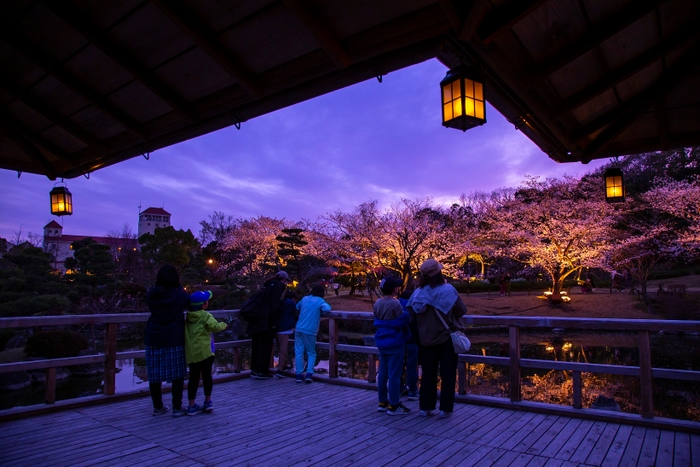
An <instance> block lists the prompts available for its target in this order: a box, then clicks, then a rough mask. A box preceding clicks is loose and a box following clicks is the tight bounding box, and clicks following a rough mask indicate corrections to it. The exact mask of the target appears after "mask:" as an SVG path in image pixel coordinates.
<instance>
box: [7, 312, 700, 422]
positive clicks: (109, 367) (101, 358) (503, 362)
mask: <svg viewBox="0 0 700 467" xmlns="http://www.w3.org/2000/svg"><path fill="white" fill-rule="evenodd" d="M212 314H213V315H214V316H215V317H217V318H219V319H222V318H226V317H236V316H238V310H218V311H212ZM148 316H149V315H148V313H138V314H111V315H71V316H53V317H18V318H0V329H3V328H4V329H7V328H28V327H46V326H68V325H84V324H95V325H105V326H106V333H105V335H106V338H105V349H104V353H100V354H97V355H88V356H81V357H72V358H56V359H46V360H34V361H27V362H17V363H5V364H0V373H6V372H12V371H26V370H37V369H45V370H46V402H47V403H49V404H51V403H53V402H54V401H55V374H56V368H58V367H65V366H71V365H82V364H94V363H103V364H104V367H105V377H104V381H105V385H104V394H106V395H111V394H114V392H115V368H116V361H117V360H121V359H131V358H139V357H143V356H144V351H143V350H137V351H128V352H117V351H116V347H117V346H116V336H117V326H118V324H120V323H138V322H145V321H146V320H147V319H148ZM324 317H327V318H328V321H329V322H328V330H329V339H328V342H327V343H326V342H319V343H318V344H317V345H318V347H319V348H321V349H327V350H328V359H329V374H328V377H329V380H331V381H333V380H335V381H336V382H338V383H339V384H343V383H347V384H351V382H350V381H347V379H346V378H339V377H338V361H339V357H338V352H354V353H359V354H366V355H367V358H368V362H369V371H368V377H367V381H368V382H369V383H374V382H375V381H376V379H375V378H376V362H377V355H378V351H377V349H376V347H370V346H364V345H348V344H339V343H338V337H339V327H338V322H339V321H353V320H360V321H372V320H373V316H372V314H371V313H366V312H343V311H335V312H331V313H330V314H328V315H324ZM463 320H464V322H465V324H466V325H468V326H499V327H503V328H507V329H508V333H509V356H508V357H490V356H482V355H474V354H462V355H460V356H459V365H458V375H457V381H458V384H457V386H458V392H459V394H461V395H464V394H466V373H467V372H466V365H467V364H468V363H469V364H471V363H477V364H479V363H481V364H488V365H500V366H505V367H508V368H509V375H510V376H509V377H510V385H509V392H510V400H509V401H508V402H509V403H511V404H517V403H521V401H522V393H521V371H522V369H523V368H537V369H545V370H559V371H571V372H572V379H573V400H572V404H571V407H572V408H573V409H575V410H578V411H580V409H582V387H583V385H582V376H581V374H582V373H602V374H612V375H625V376H633V377H638V378H639V381H640V391H641V394H640V402H641V403H640V416H641V418H642V419H646V420H651V419H653V417H654V407H653V398H652V387H653V381H654V379H655V378H659V379H660V378H664V379H673V380H685V381H700V371H691V370H676V369H665V368H652V365H651V344H650V333H658V332H661V331H663V332H666V333H696V334H700V321H667V320H623V319H583V318H546V317H500V316H499V317H494V316H475V315H467V316H465V317H464V318H463ZM523 328H527V329H528V330H537V329H541V330H543V331H550V330H551V329H552V328H562V329H575V330H595V331H615V332H618V331H624V332H636V333H637V335H638V348H639V365H638V366H623V365H608V364H594V363H593V364H592V363H577V362H563V361H551V360H538V359H526V358H521V356H520V348H521V345H520V332H521V329H523ZM467 334H469V332H468V331H467ZM249 343H250V340H248V339H246V340H235V341H229V342H217V343H216V348H217V349H226V348H231V349H233V352H234V371H235V372H240V371H242V370H243V368H242V364H241V359H240V347H242V346H246V345H249ZM354 385H357V382H354ZM541 405H552V406H553V405H554V404H541ZM519 408H523V407H519ZM525 408H527V407H525ZM627 415H629V414H624V416H627ZM610 416H613V415H610ZM605 417H609V416H608V415H606V416H605ZM605 417H602V418H605ZM589 418H601V416H599V415H596V414H595V413H592V414H591V415H590V417H589ZM678 423H679V424H680V425H683V423H682V422H681V421H678ZM685 425H687V426H690V427H691V429H693V430H695V429H698V430H700V423H693V422H689V423H685ZM687 426H686V427H687Z"/></svg>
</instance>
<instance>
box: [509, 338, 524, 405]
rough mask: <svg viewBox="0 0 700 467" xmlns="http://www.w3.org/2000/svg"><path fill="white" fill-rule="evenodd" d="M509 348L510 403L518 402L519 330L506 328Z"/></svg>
mask: <svg viewBox="0 0 700 467" xmlns="http://www.w3.org/2000/svg"><path fill="white" fill-rule="evenodd" d="M508 334H509V339H508V340H509V346H510V351H509V355H510V401H511V402H520V400H521V394H520V328H519V327H518V326H508Z"/></svg>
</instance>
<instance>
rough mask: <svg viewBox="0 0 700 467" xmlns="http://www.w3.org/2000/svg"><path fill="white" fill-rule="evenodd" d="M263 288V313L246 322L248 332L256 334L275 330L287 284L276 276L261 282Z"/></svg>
mask: <svg viewBox="0 0 700 467" xmlns="http://www.w3.org/2000/svg"><path fill="white" fill-rule="evenodd" d="M263 288H264V289H265V303H264V304H263V306H264V307H265V313H264V314H263V315H262V316H260V317H259V318H256V319H255V320H252V321H249V322H248V330H247V332H248V334H249V335H253V334H258V333H260V332H269V331H274V332H277V322H278V321H279V315H280V312H281V311H282V300H283V299H284V291H285V290H286V289H287V286H286V285H284V284H283V283H282V282H281V281H280V280H279V279H278V278H276V277H273V278H272V279H269V280H268V281H267V282H265V284H263Z"/></svg>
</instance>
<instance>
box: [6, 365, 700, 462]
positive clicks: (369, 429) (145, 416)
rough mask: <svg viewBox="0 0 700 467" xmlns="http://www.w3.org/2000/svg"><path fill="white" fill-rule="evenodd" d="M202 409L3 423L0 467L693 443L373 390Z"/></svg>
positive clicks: (680, 454) (571, 452) (103, 412)
mask: <svg viewBox="0 0 700 467" xmlns="http://www.w3.org/2000/svg"><path fill="white" fill-rule="evenodd" d="M169 397H170V395H169V394H166V395H165V400H166V403H167V401H168V400H169ZM201 399H202V396H201V388H200V391H199V397H198V401H201ZM213 400H214V404H215V408H216V410H215V411H214V412H213V413H211V414H199V415H196V416H194V417H187V416H185V417H181V418H177V419H175V418H172V417H171V416H170V415H169V414H168V415H160V416H157V417H154V416H152V415H151V402H150V398H147V397H144V398H139V399H135V400H129V401H121V402H112V403H109V404H103V405H99V406H92V407H84V408H80V409H71V410H67V411H64V412H58V413H54V414H48V415H40V416H36V417H30V418H26V419H21V420H15V421H7V422H3V423H0V465H2V466H3V467H10V466H22V467H24V466H28V465H32V466H37V467H38V466H44V465H45V466H52V467H60V466H72V467H77V466H88V465H100V466H109V465H119V466H147V465H148V466H150V465H163V466H169V467H170V466H172V467H175V466H201V465H207V466H209V465H255V466H261V465H262V466H273V465H280V466H286V465H321V466H325V465H333V466H336V465H353V466H363V465H367V466H384V465H387V466H400V465H401V466H403V465H406V466H408V465H412V466H413V465H414V466H424V465H449V466H457V465H465V466H467V465H470V466H471V465H475V466H508V465H512V466H548V467H556V466H573V465H582V466H588V465H595V466H653V465H657V466H663V467H684V466H700V435H693V434H688V433H680V432H673V431H665V430H658V429H651V428H643V427H633V426H629V425H620V424H615V423H606V422H596V421H590V420H581V419H574V418H566V417H560V416H554V415H543V414H536V413H532V412H522V411H510V410H505V409H499V408H493V407H484V406H477V405H469V404H459V403H458V404H456V406H455V413H454V415H453V417H451V418H448V419H439V418H437V417H436V416H432V417H420V416H419V415H418V402H417V401H408V402H404V403H405V405H407V406H408V407H410V408H411V410H413V411H414V412H412V413H411V414H409V415H405V416H393V417H392V416H389V415H386V414H384V413H379V412H377V411H376V407H377V396H376V392H374V391H369V390H362V389H355V388H351V387H344V386H338V385H331V384H325V383H322V382H315V383H313V384H296V383H295V382H294V380H293V379H291V378H285V379H281V380H276V379H272V380H268V381H257V380H252V379H243V380H238V381H231V382H225V383H220V384H216V385H215V386H214V394H213Z"/></svg>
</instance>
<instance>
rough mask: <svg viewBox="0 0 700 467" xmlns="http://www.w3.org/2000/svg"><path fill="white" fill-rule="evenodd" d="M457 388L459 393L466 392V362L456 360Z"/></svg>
mask: <svg viewBox="0 0 700 467" xmlns="http://www.w3.org/2000/svg"><path fill="white" fill-rule="evenodd" d="M457 390H458V391H459V394H460V395H462V396H463V395H465V394H466V393H467V363H466V362H457Z"/></svg>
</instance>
